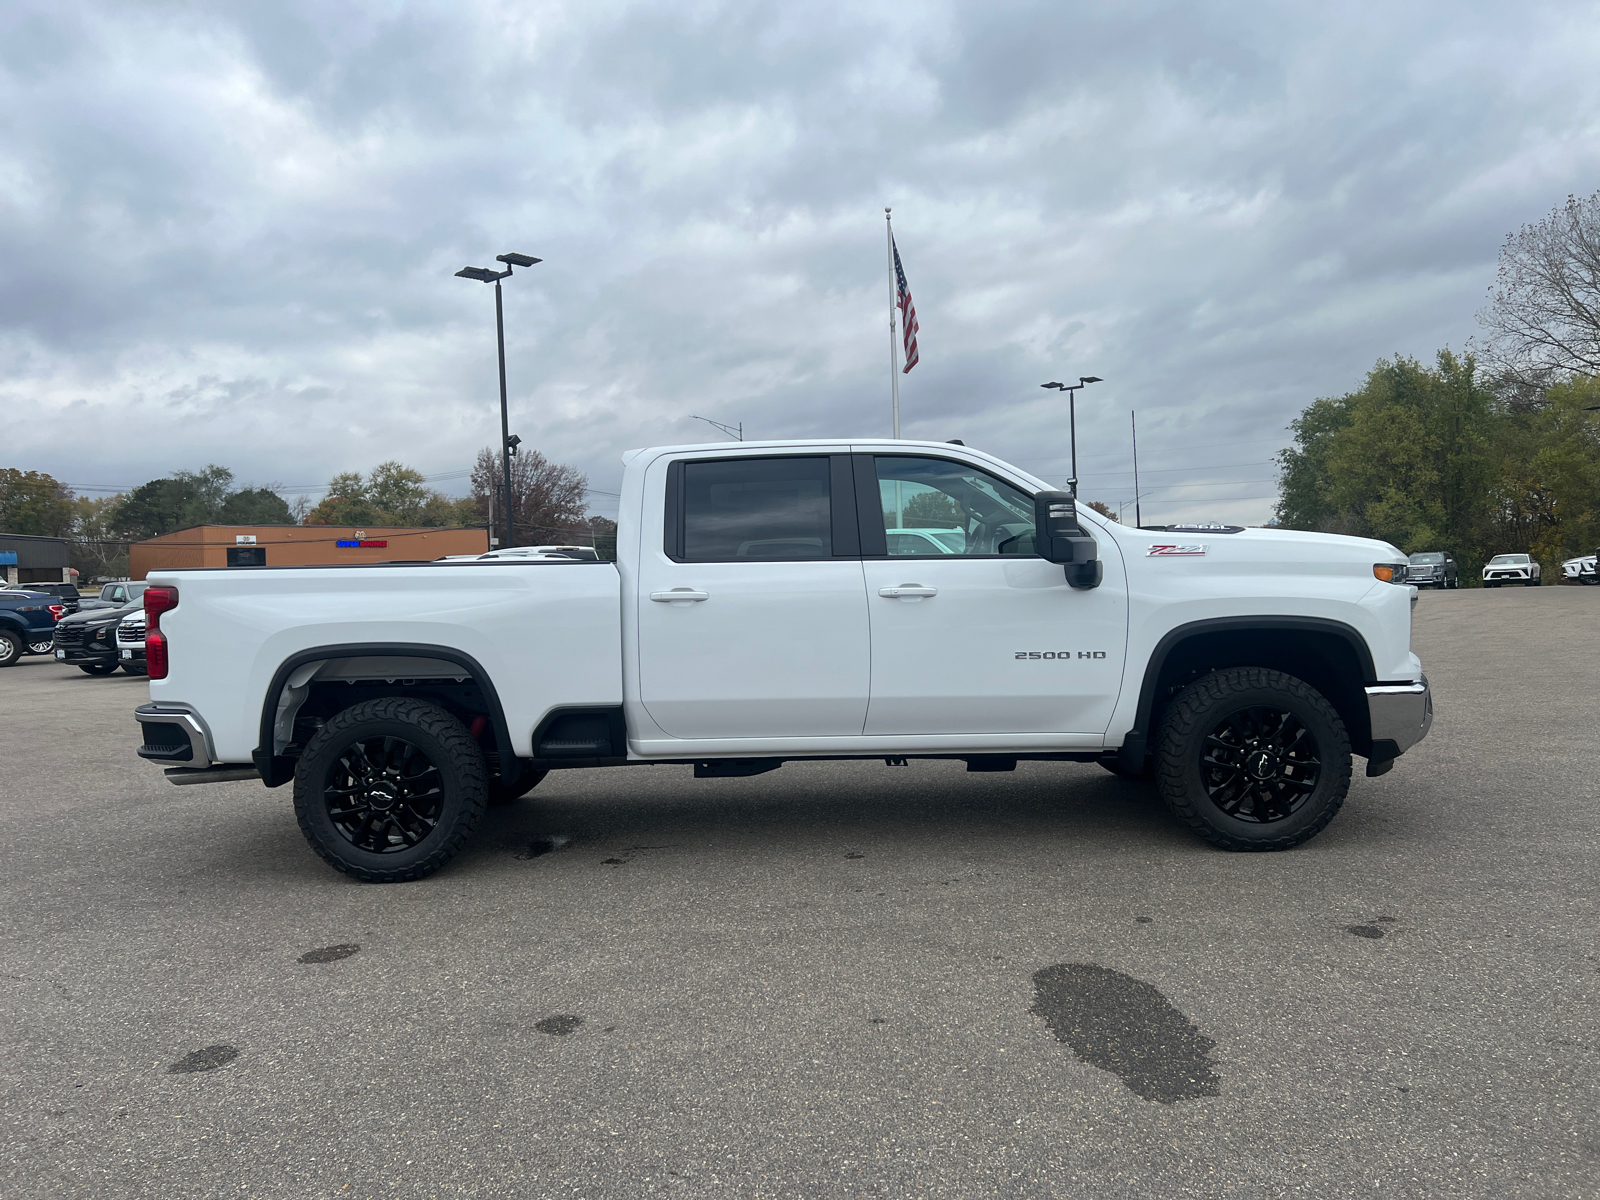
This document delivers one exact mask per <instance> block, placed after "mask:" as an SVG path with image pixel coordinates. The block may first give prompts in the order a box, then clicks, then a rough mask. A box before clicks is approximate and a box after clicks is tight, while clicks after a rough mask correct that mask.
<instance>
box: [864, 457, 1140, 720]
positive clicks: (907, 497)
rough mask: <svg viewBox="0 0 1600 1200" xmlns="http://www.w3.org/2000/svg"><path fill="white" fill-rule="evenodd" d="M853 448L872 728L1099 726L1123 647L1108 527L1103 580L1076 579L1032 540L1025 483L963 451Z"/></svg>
mask: <svg viewBox="0 0 1600 1200" xmlns="http://www.w3.org/2000/svg"><path fill="white" fill-rule="evenodd" d="M855 457H856V462H857V473H856V481H857V482H856V494H857V496H858V497H859V507H860V512H861V540H862V551H863V566H864V570H865V576H866V583H867V604H868V610H869V612H870V614H871V620H872V685H871V699H870V702H869V704H868V708H867V721H866V727H865V731H866V733H868V734H907V735H915V734H945V735H950V734H980V733H1077V734H1103V733H1104V732H1105V730H1106V726H1107V725H1108V724H1109V723H1110V720H1111V712H1112V709H1113V708H1115V706H1116V701H1117V695H1118V692H1119V691H1120V688H1121V680H1122V666H1123V659H1124V657H1125V654H1126V646H1127V591H1126V585H1125V583H1124V574H1123V570H1122V563H1121V561H1120V558H1118V557H1117V555H1118V551H1117V549H1116V547H1115V546H1114V545H1112V544H1111V539H1109V538H1105V537H1102V538H1100V539H1099V541H1100V543H1101V546H1100V553H1101V555H1102V557H1106V556H1110V557H1109V558H1107V561H1106V562H1105V577H1104V581H1103V582H1102V583H1101V585H1100V586H1099V587H1097V588H1091V589H1075V588H1072V587H1069V586H1068V585H1067V581H1066V574H1065V572H1064V571H1063V570H1062V568H1061V567H1060V566H1059V565H1057V564H1055V563H1050V562H1046V561H1045V560H1044V559H1042V558H1039V557H1037V556H1036V555H1034V554H1033V553H1032V550H1031V547H1032V540H1033V539H1032V537H1031V536H1027V535H1031V532H1032V530H1033V520H1034V518H1033V498H1032V497H1031V496H1029V495H1028V494H1026V493H1024V492H1023V491H1021V490H1020V489H1018V488H1016V487H1014V486H1012V485H1011V484H1009V483H1007V482H1006V481H1004V480H1002V479H1000V478H999V477H997V476H995V475H993V474H990V473H989V472H986V471H983V470H981V469H979V468H977V467H974V466H972V465H970V464H967V463H963V462H959V461H956V460H948V459H940V458H934V457H929V456H924V455H882V454H879V455H867V454H862V455H857V456H855ZM874 495H876V497H877V499H878V500H879V502H880V503H879V504H878V506H877V508H876V509H874V507H873V505H872V498H873V497H874ZM918 529H932V530H936V531H937V533H936V534H935V535H934V536H932V537H928V536H914V535H913V531H915V530H918ZM930 543H933V544H937V545H940V546H942V547H944V549H942V550H936V551H933V552H931V553H930V550H933V545H931V544H930ZM1024 549H1026V550H1027V552H1026V553H1023V552H1022V551H1023V550H1024Z"/></svg>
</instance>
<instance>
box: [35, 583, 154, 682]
mask: <svg viewBox="0 0 1600 1200" xmlns="http://www.w3.org/2000/svg"><path fill="white" fill-rule="evenodd" d="M133 586H136V587H138V588H139V590H140V594H141V596H142V595H143V592H144V584H142V583H141V584H135V585H133ZM142 603H143V601H142V600H135V601H134V602H133V603H132V604H124V605H123V606H122V607H121V608H92V609H89V610H88V611H86V612H77V613H73V614H72V615H71V616H70V617H62V618H61V620H60V621H58V622H56V636H55V654H56V661H57V662H63V663H67V664H68V665H69V666H74V667H77V668H78V669H79V670H80V671H82V672H84V673H85V674H87V675H109V674H111V672H113V671H115V670H116V669H117V665H118V663H120V662H121V661H122V659H121V655H120V653H119V651H118V649H117V626H118V625H119V624H121V622H122V619H123V618H124V617H126V616H128V615H129V614H130V613H135V612H140V611H142V610H141V608H140V607H139V606H140V605H141V604H142ZM129 674H136V675H142V674H144V672H143V671H142V670H139V671H131V672H129Z"/></svg>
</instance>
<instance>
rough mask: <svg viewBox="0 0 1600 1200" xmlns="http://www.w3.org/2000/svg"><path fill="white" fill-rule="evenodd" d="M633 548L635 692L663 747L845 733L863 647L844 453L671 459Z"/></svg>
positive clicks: (862, 604) (863, 677)
mask: <svg viewBox="0 0 1600 1200" xmlns="http://www.w3.org/2000/svg"><path fill="white" fill-rule="evenodd" d="M666 475H667V478H666V492H667V495H666V506H665V507H666V512H665V519H664V521H663V525H664V531H663V533H662V535H660V536H657V537H654V538H650V537H647V538H646V539H645V541H644V544H643V546H642V547H641V549H640V563H639V573H638V579H639V586H638V594H637V596H636V597H635V598H634V601H633V602H634V603H636V604H637V606H638V662H639V692H640V700H641V702H642V704H643V705H644V708H645V711H646V712H647V713H649V715H650V717H651V719H652V720H654V721H655V723H656V724H657V725H658V726H660V728H661V729H662V731H664V732H665V733H667V734H668V735H669V736H671V737H674V738H684V739H707V738H711V739H717V738H763V737H828V736H839V735H859V734H860V733H861V725H862V721H863V720H864V718H865V716H866V709H867V687H868V681H869V658H870V647H869V644H868V632H867V599H866V589H865V585H864V583H863V581H862V572H861V560H860V557H859V539H858V534H857V525H856V519H855V505H854V499H853V487H854V484H853V478H852V472H851V461H850V456H849V455H846V454H834V455H829V454H777V455H773V454H766V455H749V456H720V457H716V458H706V459H702V460H690V461H679V462H673V463H671V464H670V465H669V466H668V468H667V472H666Z"/></svg>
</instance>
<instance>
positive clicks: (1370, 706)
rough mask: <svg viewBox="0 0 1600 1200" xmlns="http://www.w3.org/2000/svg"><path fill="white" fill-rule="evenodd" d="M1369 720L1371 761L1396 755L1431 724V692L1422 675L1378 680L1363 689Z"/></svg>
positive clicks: (1419, 738) (1418, 739)
mask: <svg viewBox="0 0 1600 1200" xmlns="http://www.w3.org/2000/svg"><path fill="white" fill-rule="evenodd" d="M1367 715H1368V717H1369V718H1370V720H1371V722H1372V754H1371V755H1370V756H1369V757H1370V759H1371V761H1373V762H1381V761H1385V760H1388V759H1393V758H1397V757H1398V756H1400V755H1402V754H1404V753H1405V752H1406V751H1407V750H1409V749H1411V747H1413V746H1415V745H1416V744H1417V743H1418V742H1420V741H1421V740H1422V739H1423V738H1425V737H1427V736H1428V730H1430V729H1432V728H1433V692H1432V689H1430V688H1429V687H1428V677H1427V676H1426V675H1424V676H1423V677H1422V679H1421V680H1419V681H1418V682H1416V683H1400V684H1380V685H1378V686H1377V687H1369V688H1368V689H1367Z"/></svg>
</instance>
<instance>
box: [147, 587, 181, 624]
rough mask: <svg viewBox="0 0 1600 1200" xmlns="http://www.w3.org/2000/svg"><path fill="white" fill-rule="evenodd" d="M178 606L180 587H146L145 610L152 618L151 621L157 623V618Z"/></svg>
mask: <svg viewBox="0 0 1600 1200" xmlns="http://www.w3.org/2000/svg"><path fill="white" fill-rule="evenodd" d="M177 607H178V589H177V588H174V587H153V588H146V589H145V593H144V611H145V615H146V616H147V617H149V618H150V623H151V624H152V625H153V624H155V621H156V618H157V617H159V616H160V615H161V614H162V613H164V612H171V611H172V610H173V609H175V608H177Z"/></svg>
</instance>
